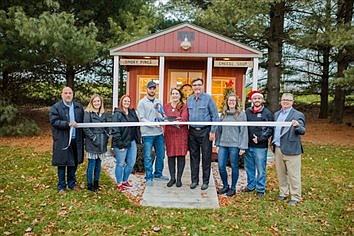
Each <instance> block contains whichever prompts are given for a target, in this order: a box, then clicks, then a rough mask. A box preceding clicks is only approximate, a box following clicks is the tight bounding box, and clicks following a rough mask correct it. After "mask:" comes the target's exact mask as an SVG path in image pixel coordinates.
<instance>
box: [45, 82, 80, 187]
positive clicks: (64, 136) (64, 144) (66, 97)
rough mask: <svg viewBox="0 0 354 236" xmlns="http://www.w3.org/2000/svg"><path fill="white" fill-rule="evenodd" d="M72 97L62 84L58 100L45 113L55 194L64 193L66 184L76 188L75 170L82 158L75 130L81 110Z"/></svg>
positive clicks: (68, 89) (78, 138)
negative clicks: (55, 179)
mask: <svg viewBox="0 0 354 236" xmlns="http://www.w3.org/2000/svg"><path fill="white" fill-rule="evenodd" d="M73 97H74V93H73V90H72V89H71V88H70V87H64V88H63V90H62V93H61V98H62V100H61V101H59V102H57V103H55V104H54V105H53V106H52V107H51V109H50V113H49V120H50V124H51V126H52V134H53V157H52V165H53V166H57V167H58V192H59V194H63V193H65V190H66V187H67V186H68V187H69V189H72V190H75V191H77V190H79V188H78V187H77V186H76V170H77V167H78V165H79V164H81V163H82V162H83V160H84V149H83V148H84V147H83V145H84V141H83V135H82V129H77V123H82V122H83V117H84V110H83V107H82V105H81V104H80V103H77V102H74V101H73ZM65 175H67V176H66V178H65Z"/></svg>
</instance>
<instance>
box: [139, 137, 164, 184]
mask: <svg viewBox="0 0 354 236" xmlns="http://www.w3.org/2000/svg"><path fill="white" fill-rule="evenodd" d="M143 143H144V168H145V174H146V176H145V179H146V180H153V178H154V177H157V178H159V177H161V176H162V170H163V164H164V163H163V160H164V158H165V142H164V138H163V135H162V134H160V135H157V136H143ZM152 147H154V149H155V153H156V159H155V172H154V174H152V155H151V154H152V153H151V152H152Z"/></svg>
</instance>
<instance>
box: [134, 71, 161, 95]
mask: <svg viewBox="0 0 354 236" xmlns="http://www.w3.org/2000/svg"><path fill="white" fill-rule="evenodd" d="M151 80H153V81H154V82H155V83H156V94H155V97H156V98H159V76H158V75H138V96H137V101H139V100H140V99H142V98H144V97H145V95H146V85H147V83H148V82H149V81H151Z"/></svg>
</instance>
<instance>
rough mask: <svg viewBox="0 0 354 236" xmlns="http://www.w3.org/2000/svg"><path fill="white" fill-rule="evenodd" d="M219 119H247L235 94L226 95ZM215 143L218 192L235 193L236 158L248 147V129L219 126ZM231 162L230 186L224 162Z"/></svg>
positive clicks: (231, 194) (223, 120)
mask: <svg viewBox="0 0 354 236" xmlns="http://www.w3.org/2000/svg"><path fill="white" fill-rule="evenodd" d="M220 120H221V121H222V122H232V121H247V118H246V114H245V112H244V111H242V110H241V109H240V103H239V99H238V98H237V97H236V95H235V94H230V95H228V96H227V98H226V101H225V106H224V108H223V111H222V114H221V117H220ZM215 144H216V145H217V146H218V147H219V151H218V166H219V173H220V177H221V180H222V182H223V185H224V186H223V188H222V189H219V190H218V194H225V193H226V195H227V196H229V197H231V196H233V195H235V194H236V184H237V180H238V174H239V172H238V159H239V156H241V155H243V154H244V153H245V149H247V148H248V131H247V127H246V126H219V129H218V132H217V138H216V141H215ZM228 158H229V159H230V163H231V171H232V174H231V186H230V187H229V184H228V181H227V176H228V175H227V170H226V163H227V161H228Z"/></svg>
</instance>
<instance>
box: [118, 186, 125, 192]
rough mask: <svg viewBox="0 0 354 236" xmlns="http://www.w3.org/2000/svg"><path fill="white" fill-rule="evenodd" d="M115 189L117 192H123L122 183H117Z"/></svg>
mask: <svg viewBox="0 0 354 236" xmlns="http://www.w3.org/2000/svg"><path fill="white" fill-rule="evenodd" d="M117 189H118V191H119V192H123V191H124V190H125V188H124V186H123V184H117Z"/></svg>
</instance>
